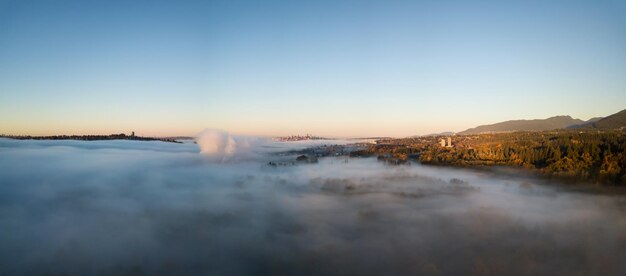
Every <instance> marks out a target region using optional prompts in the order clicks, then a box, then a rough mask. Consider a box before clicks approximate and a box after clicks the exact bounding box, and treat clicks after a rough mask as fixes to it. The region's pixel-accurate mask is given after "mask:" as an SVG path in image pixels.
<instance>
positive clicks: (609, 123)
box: [574, 109, 626, 129]
mask: <svg viewBox="0 0 626 276" xmlns="http://www.w3.org/2000/svg"><path fill="white" fill-rule="evenodd" d="M621 127H626V109H624V110H622V111H620V112H617V113H615V114H613V115H610V116H606V117H604V118H602V119H600V120H597V121H595V122H589V123H586V124H582V125H579V126H575V127H574V128H597V129H616V128H621Z"/></svg>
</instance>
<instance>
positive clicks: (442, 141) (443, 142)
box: [439, 139, 446, 147]
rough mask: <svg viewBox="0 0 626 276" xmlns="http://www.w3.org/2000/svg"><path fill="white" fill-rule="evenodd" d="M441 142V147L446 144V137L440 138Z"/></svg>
mask: <svg viewBox="0 0 626 276" xmlns="http://www.w3.org/2000/svg"><path fill="white" fill-rule="evenodd" d="M439 143H440V144H441V146H442V147H445V146H446V139H441V142H439Z"/></svg>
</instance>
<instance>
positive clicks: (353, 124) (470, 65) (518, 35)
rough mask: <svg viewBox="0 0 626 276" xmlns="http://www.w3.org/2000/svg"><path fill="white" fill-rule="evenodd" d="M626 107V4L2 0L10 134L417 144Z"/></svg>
mask: <svg viewBox="0 0 626 276" xmlns="http://www.w3.org/2000/svg"><path fill="white" fill-rule="evenodd" d="M624 108H626V1H572V0H564V1H232V0H231V1H174V0H172V1H108V0H107V1H104V0H103V1H62V0H59V1H52V0H50V1H28V0H25V1H24V0H16V1H6V0H0V133H9V134H36V135H37V134H60V133H110V132H130V131H131V130H134V131H136V132H137V133H139V134H143V135H188V134H194V133H196V132H199V131H200V130H201V129H203V128H205V127H211V128H221V129H225V130H228V131H231V132H234V133H240V134H261V135H284V134H297V133H306V132H310V133H314V134H318V135H328V136H360V135H393V136H405V135H414V134H426V133H430V132H439V131H447V130H453V131H460V130H463V129H466V128H469V127H473V126H476V125H478V124H485V123H492V122H497V121H502V120H509V119H522V118H527V119H532V118H546V117H550V116H554V115H571V116H573V117H577V118H581V119H589V118H590V117H595V116H605V115H609V114H611V113H614V112H617V111H619V110H622V109H624Z"/></svg>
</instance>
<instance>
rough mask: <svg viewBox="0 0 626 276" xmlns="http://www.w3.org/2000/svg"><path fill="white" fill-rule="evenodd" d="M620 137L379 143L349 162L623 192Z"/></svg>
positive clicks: (542, 135)
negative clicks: (480, 170)
mask: <svg viewBox="0 0 626 276" xmlns="http://www.w3.org/2000/svg"><path fill="white" fill-rule="evenodd" d="M625 137H626V136H625V135H624V131H622V130H619V131H618V130H615V131H597V130H593V131H565V130H562V131H544V132H510V133H496V134H479V135H454V136H451V140H452V146H451V147H445V146H441V145H440V144H439V140H440V139H443V138H446V139H447V137H443V136H440V137H417V138H404V139H385V140H379V141H377V143H376V144H372V145H369V146H367V147H366V148H364V149H362V150H358V151H354V152H352V153H351V154H350V155H351V156H378V158H379V160H382V161H386V162H389V163H393V164H401V163H405V162H408V161H409V160H418V161H419V162H420V163H422V164H432V165H454V166H464V167H475V166H496V165H503V166H516V167H523V168H527V169H530V170H532V171H534V172H536V173H539V174H543V175H545V176H553V177H559V178H564V179H570V180H584V181H588V182H594V183H602V184H608V185H620V186H626V152H625V151H626V138H625Z"/></svg>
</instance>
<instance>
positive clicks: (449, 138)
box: [448, 137, 452, 147]
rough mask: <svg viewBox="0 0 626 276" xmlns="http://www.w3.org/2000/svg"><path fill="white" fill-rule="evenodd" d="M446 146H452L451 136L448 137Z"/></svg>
mask: <svg viewBox="0 0 626 276" xmlns="http://www.w3.org/2000/svg"><path fill="white" fill-rule="evenodd" d="M448 147H452V137H448Z"/></svg>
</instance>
